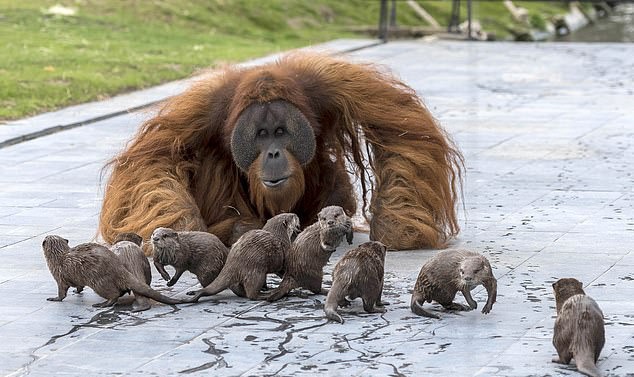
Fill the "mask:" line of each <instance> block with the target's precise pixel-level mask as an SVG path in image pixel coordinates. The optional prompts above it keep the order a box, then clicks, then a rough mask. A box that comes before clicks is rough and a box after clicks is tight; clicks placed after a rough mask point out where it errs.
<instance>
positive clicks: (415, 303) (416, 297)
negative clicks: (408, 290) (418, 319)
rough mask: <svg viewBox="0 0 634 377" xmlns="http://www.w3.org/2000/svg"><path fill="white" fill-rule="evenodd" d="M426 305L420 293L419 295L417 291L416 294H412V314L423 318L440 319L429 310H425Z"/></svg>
mask: <svg viewBox="0 0 634 377" xmlns="http://www.w3.org/2000/svg"><path fill="white" fill-rule="evenodd" d="M424 303H425V300H424V298H423V297H422V296H421V294H420V293H418V292H416V291H415V292H414V293H412V301H411V303H410V309H412V312H413V313H414V314H416V315H419V316H422V317H429V318H436V319H439V318H440V317H439V316H437V315H436V314H432V313H430V312H428V311H427V310H425V309H423V304H424Z"/></svg>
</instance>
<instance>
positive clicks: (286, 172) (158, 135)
mask: <svg viewBox="0 0 634 377" xmlns="http://www.w3.org/2000/svg"><path fill="white" fill-rule="evenodd" d="M109 167H110V168H111V176H110V178H109V181H108V184H107V186H106V188H105V196H104V201H103V207H102V211H101V218H100V225H99V227H100V232H101V234H102V236H103V238H104V239H105V240H106V241H112V240H113V239H114V237H115V236H116V235H117V234H119V233H125V232H135V233H138V234H140V235H142V236H143V237H144V238H146V239H147V237H149V236H150V234H151V233H152V231H153V230H154V229H156V228H158V227H169V228H172V229H176V230H204V231H208V232H211V233H213V234H215V235H216V236H218V237H219V238H220V239H221V240H222V241H223V242H224V243H225V244H227V245H230V244H231V243H232V242H233V241H235V240H236V239H237V238H238V237H239V236H240V235H241V234H242V233H244V232H246V231H248V230H250V229H254V228H259V227H261V226H262V224H264V222H265V221H266V220H267V219H269V218H271V217H272V216H274V215H276V214H279V213H282V212H293V213H296V214H297V215H298V216H299V218H300V219H301V222H302V225H309V224H312V223H313V222H315V220H316V216H317V213H318V212H319V210H321V209H322V208H323V207H326V206H329V205H338V206H341V207H343V208H344V210H345V211H346V213H347V214H348V215H353V214H354V213H355V211H356V206H357V203H356V199H355V193H354V189H353V186H352V182H351V176H355V177H356V179H358V180H359V183H360V187H361V193H360V194H361V198H362V203H361V205H362V212H363V214H364V216H366V218H367V219H368V221H369V224H370V238H371V239H373V240H378V241H381V242H382V243H384V244H386V245H388V246H389V247H390V248H393V249H412V248H421V247H433V248H438V247H443V246H444V244H445V243H446V241H448V240H449V239H450V238H451V237H453V236H454V235H456V234H457V233H458V231H459V226H458V221H457V217H456V202H457V199H458V196H459V191H460V183H461V177H462V171H463V161H462V156H461V154H460V152H459V151H458V149H457V148H456V146H455V145H454V144H453V142H452V141H451V140H450V139H449V137H448V136H447V134H446V133H445V131H444V130H443V129H442V128H441V127H440V126H439V125H438V123H437V122H436V121H435V120H434V118H433V117H432V115H431V114H430V113H429V111H428V110H427V109H426V108H425V106H424V105H423V103H422V102H421V100H420V99H419V98H418V96H417V95H416V93H415V91H414V90H413V89H412V88H410V87H409V86H407V85H406V84H404V83H403V82H401V81H399V80H398V79H397V78H395V77H394V76H392V75H391V74H389V73H388V72H385V71H384V70H381V69H380V68H379V67H377V66H374V65H370V64H357V63H351V62H349V61H346V60H345V59H344V58H341V57H332V56H328V55H323V54H316V53H305V52H302V53H299V52H298V53H291V54H289V55H286V56H285V57H283V58H281V59H279V60H278V61H276V62H274V63H270V64H266V65H261V66H256V67H248V68H240V67H227V68H225V69H222V70H218V71H216V72H215V73H214V74H212V75H209V76H206V77H205V78H203V79H201V80H199V81H198V82H196V83H195V84H193V85H192V86H191V87H190V88H189V89H188V90H186V91H185V92H183V93H182V94H179V95H177V96H175V97H172V98H170V99H168V100H167V101H165V102H164V103H163V104H162V107H161V109H160V110H159V111H158V113H157V114H156V115H155V116H154V117H153V118H151V119H149V120H147V121H146V122H145V123H144V124H143V125H142V126H141V128H140V130H139V131H138V133H137V134H136V136H135V137H134V139H133V140H132V141H131V142H130V143H129V145H128V146H127V147H126V148H125V150H124V151H122V152H121V153H120V154H119V155H118V156H117V157H115V158H114V159H113V160H112V161H110V163H109ZM347 169H350V170H351V171H350V174H349V173H348V171H347Z"/></svg>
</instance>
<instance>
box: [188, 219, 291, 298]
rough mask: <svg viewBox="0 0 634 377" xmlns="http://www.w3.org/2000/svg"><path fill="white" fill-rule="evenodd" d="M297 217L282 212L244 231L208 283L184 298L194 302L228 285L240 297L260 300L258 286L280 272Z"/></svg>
mask: <svg viewBox="0 0 634 377" xmlns="http://www.w3.org/2000/svg"><path fill="white" fill-rule="evenodd" d="M299 226H300V223H299V217H297V215H295V214H292V213H283V214H280V215H277V216H274V217H273V218H271V219H269V220H268V221H267V222H266V224H264V227H263V228H262V229H257V230H250V231H248V232H246V233H244V234H243V235H242V236H241V237H240V238H239V239H238V241H237V242H236V243H235V244H233V246H232V247H231V250H230V251H229V255H228V256H227V263H225V266H224V267H223V268H222V271H220V274H219V275H218V277H217V278H216V280H214V281H213V282H212V283H211V284H209V285H208V286H206V287H205V288H203V289H200V290H198V291H193V292H188V294H192V295H194V297H192V298H191V299H190V300H187V302H197V301H198V300H199V299H200V298H201V297H203V296H211V295H215V294H217V293H218V292H221V291H223V290H225V289H226V288H230V289H231V290H232V291H233V293H235V294H236V295H238V296H240V297H248V298H250V299H251V300H263V299H265V298H266V296H265V295H263V294H262V293H260V289H261V288H262V287H263V286H264V284H265V283H266V274H267V273H281V272H282V271H283V269H284V255H285V254H286V253H287V252H288V251H287V249H288V248H289V247H290V246H291V239H292V237H293V235H294V234H296V233H297V231H298V230H299Z"/></svg>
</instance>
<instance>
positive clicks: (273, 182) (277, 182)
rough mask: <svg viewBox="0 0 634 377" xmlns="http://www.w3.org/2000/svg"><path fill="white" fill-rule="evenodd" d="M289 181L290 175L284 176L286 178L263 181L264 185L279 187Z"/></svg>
mask: <svg viewBox="0 0 634 377" xmlns="http://www.w3.org/2000/svg"><path fill="white" fill-rule="evenodd" d="M286 181H288V177H284V178H280V179H275V180H270V181H267V180H263V181H262V183H264V186H266V187H270V188H273V187H277V186H280V185H281V184H283V183H284V182H286Z"/></svg>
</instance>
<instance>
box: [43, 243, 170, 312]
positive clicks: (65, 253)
mask: <svg viewBox="0 0 634 377" xmlns="http://www.w3.org/2000/svg"><path fill="white" fill-rule="evenodd" d="M42 249H43V251H44V257H45V258H46V264H47V265H48V268H49V270H50V271H51V274H52V275H53V278H55V281H56V282H57V297H50V298H47V300H49V301H62V300H63V299H64V298H65V297H66V292H68V288H69V287H77V288H79V287H84V286H88V287H90V288H92V289H93V290H94V291H95V293H97V294H98V295H99V296H101V297H103V298H105V299H107V301H104V302H101V303H98V304H94V305H93V306H94V307H97V308H103V307H107V306H112V305H114V304H115V303H116V302H117V300H118V299H119V297H121V296H123V295H124V294H126V293H129V292H130V291H132V292H134V294H135V295H140V296H146V297H149V298H152V299H154V300H156V301H159V302H162V303H164V304H169V305H173V304H179V303H181V301H180V300H176V299H173V298H170V297H166V296H163V295H162V294H160V293H159V292H157V291H155V290H154V289H152V288H151V287H150V286H149V285H147V284H146V283H145V282H143V281H141V280H139V279H138V278H137V277H135V276H134V275H133V274H131V273H130V272H129V271H128V270H127V269H126V268H125V267H123V264H122V263H121V262H120V260H119V259H118V258H117V256H116V255H115V254H114V253H113V252H112V251H110V249H108V248H107V247H105V246H103V245H100V244H96V243H84V244H80V245H77V246H75V247H73V248H72V249H71V248H70V246H68V240H66V239H64V238H62V237H60V236H53V235H50V236H46V237H45V238H44V241H43V242H42Z"/></svg>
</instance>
